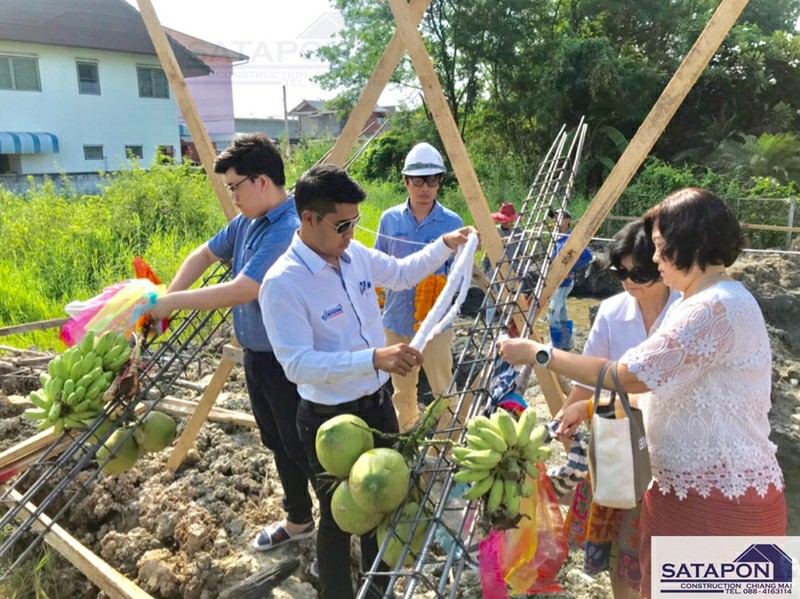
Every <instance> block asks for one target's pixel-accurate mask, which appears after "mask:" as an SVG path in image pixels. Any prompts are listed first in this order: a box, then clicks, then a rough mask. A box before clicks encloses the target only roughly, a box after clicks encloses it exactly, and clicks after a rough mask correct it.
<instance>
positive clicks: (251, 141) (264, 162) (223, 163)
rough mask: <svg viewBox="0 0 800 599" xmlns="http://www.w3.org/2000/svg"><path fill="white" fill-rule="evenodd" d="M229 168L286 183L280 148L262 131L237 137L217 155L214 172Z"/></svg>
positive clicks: (278, 182) (251, 175)
mask: <svg viewBox="0 0 800 599" xmlns="http://www.w3.org/2000/svg"><path fill="white" fill-rule="evenodd" d="M229 168H234V169H235V170H236V172H237V173H239V174H240V175H243V176H248V177H253V178H255V177H258V176H259V175H266V176H267V177H269V178H270V179H271V180H272V182H273V183H274V184H275V185H278V186H280V187H283V186H284V185H286V175H285V174H284V172H283V158H281V153H280V150H278V148H277V147H276V146H275V144H274V143H272V140H271V139H270V138H269V137H267V136H266V135H264V134H263V133H253V134H252V135H242V136H241V137H237V138H236V139H235V140H234V141H233V143H232V144H231V145H230V146H228V147H227V148H225V150H223V151H222V153H221V154H220V155H219V156H217V159H216V160H215V161H214V172H215V173H225V172H227V170H228V169H229Z"/></svg>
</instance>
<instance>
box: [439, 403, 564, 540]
mask: <svg viewBox="0 0 800 599" xmlns="http://www.w3.org/2000/svg"><path fill="white" fill-rule="evenodd" d="M546 440H547V429H546V428H545V426H544V425H543V424H540V425H538V426H537V417H536V412H535V411H534V410H533V409H531V408H528V409H526V410H525V411H524V412H523V413H522V414H521V415H520V417H519V419H518V420H517V421H516V422H515V421H514V418H512V416H511V415H510V414H509V413H508V412H507V411H505V410H502V409H501V410H497V411H496V412H495V413H494V414H492V416H491V418H486V417H485V416H477V417H475V418H473V419H471V420H470V421H469V422H468V423H467V435H466V442H467V445H466V447H463V446H460V447H456V448H454V449H453V451H452V457H453V460H454V461H455V463H456V464H457V465H458V471H457V472H456V473H455V474H454V475H453V480H454V481H455V482H459V483H467V484H470V488H469V489H468V490H467V492H466V493H465V494H464V498H465V499H469V500H472V499H479V498H485V508H486V512H487V513H488V514H489V516H490V519H492V521H498V520H502V521H503V522H505V523H506V525H507V523H508V521H514V520H515V519H516V518H517V517H518V516H519V511H520V502H521V499H523V498H527V497H531V496H532V495H533V492H534V488H535V487H534V483H533V481H534V480H535V479H537V478H538V476H539V469H538V467H537V464H539V463H542V462H546V461H547V460H548V459H549V458H550V454H551V450H550V447H548V446H546V445H544V442H545V441H546Z"/></svg>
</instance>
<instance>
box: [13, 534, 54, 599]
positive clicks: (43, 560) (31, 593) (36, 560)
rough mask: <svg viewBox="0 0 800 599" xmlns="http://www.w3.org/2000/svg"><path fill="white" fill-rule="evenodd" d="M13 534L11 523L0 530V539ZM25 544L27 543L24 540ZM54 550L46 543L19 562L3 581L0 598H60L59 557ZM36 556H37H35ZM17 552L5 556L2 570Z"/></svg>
mask: <svg viewBox="0 0 800 599" xmlns="http://www.w3.org/2000/svg"><path fill="white" fill-rule="evenodd" d="M10 534H11V526H6V527H5V528H3V529H2V530H0V543H2V542H3V541H5V540H6V539H7V538H8V536H9V535H10ZM22 545H24V543H22ZM54 555H55V554H54V553H53V551H52V549H50V548H49V547H48V546H47V545H42V546H41V547H39V548H38V549H36V550H35V551H34V552H33V554H32V556H31V557H28V558H27V559H26V560H25V562H24V563H23V564H21V565H20V566H17V568H16V569H14V570H13V571H12V572H10V573H9V575H8V577H7V578H6V579H5V580H3V582H0V598H2V599H58V598H59V597H62V595H61V594H60V593H59V592H58V588H59V586H58V579H59V574H60V572H59V565H58V564H57V563H56V562H58V561H59V560H58V559H55V560H54V559H53V557H54ZM33 556H35V557H33ZM14 559H15V556H14V555H13V554H11V555H8V556H6V557H5V558H3V560H2V562H0V571H4V570H5V569H7V568H9V567H11V564H12V563H13V560H14Z"/></svg>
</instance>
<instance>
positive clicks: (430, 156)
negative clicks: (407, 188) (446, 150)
mask: <svg viewBox="0 0 800 599" xmlns="http://www.w3.org/2000/svg"><path fill="white" fill-rule="evenodd" d="M443 172H445V168H444V160H443V159H442V155H441V154H440V153H439V151H438V150H437V149H436V148H434V147H433V146H432V145H431V144H426V143H421V144H417V145H415V146H414V147H413V148H411V151H410V152H409V153H408V155H407V156H406V162H405V164H404V165H403V174H404V175H408V176H410V177H424V176H425V175H436V174H438V173H443Z"/></svg>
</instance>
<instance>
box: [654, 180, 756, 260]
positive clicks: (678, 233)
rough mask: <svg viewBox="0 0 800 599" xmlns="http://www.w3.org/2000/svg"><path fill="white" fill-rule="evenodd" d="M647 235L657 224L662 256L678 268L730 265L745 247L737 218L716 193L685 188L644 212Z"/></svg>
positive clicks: (745, 243)
mask: <svg viewBox="0 0 800 599" xmlns="http://www.w3.org/2000/svg"><path fill="white" fill-rule="evenodd" d="M644 224H645V229H646V230H647V234H648V235H649V236H651V235H652V233H653V228H654V227H658V230H659V231H660V232H661V236H662V237H663V238H664V248H663V252H662V253H663V255H664V256H665V257H666V258H667V259H668V260H670V261H671V262H672V263H673V264H674V265H675V266H676V267H677V268H678V269H680V270H683V271H687V270H689V269H690V268H691V267H692V266H694V265H695V264H697V266H699V267H700V268H701V269H703V270H705V268H706V266H708V265H711V264H724V265H725V266H730V265H731V264H733V263H734V262H735V261H736V258H737V257H738V256H739V252H741V251H742V249H744V248H745V247H747V238H746V237H745V236H744V234H743V233H742V227H741V225H740V224H739V220H738V219H737V218H736V216H735V215H734V214H733V211H731V209H730V208H728V206H727V205H726V204H725V202H723V201H722V200H721V199H720V198H719V197H718V196H717V195H715V194H714V193H712V192H710V191H707V190H705V189H697V188H695V187H687V188H685V189H681V190H679V191H676V192H675V193H673V194H672V195H670V196H668V197H666V198H664V199H663V200H661V202H659V203H658V204H656V205H655V206H653V207H652V208H650V210H648V211H647V213H646V214H645V215H644Z"/></svg>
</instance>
